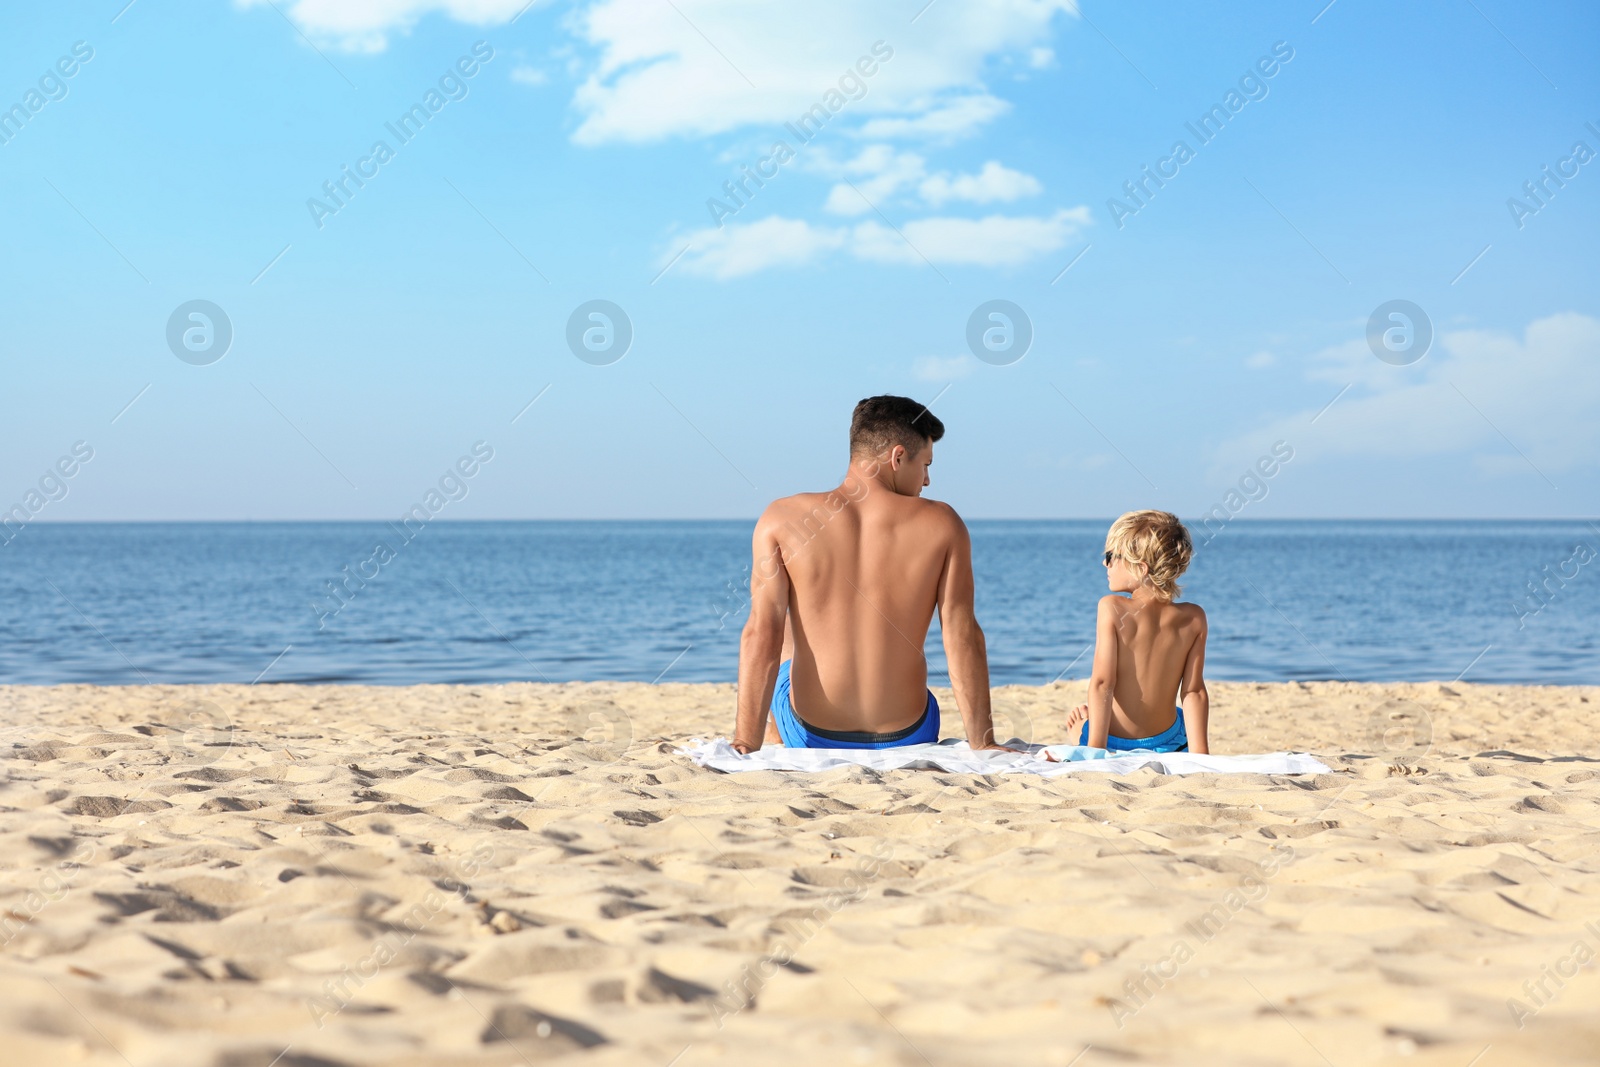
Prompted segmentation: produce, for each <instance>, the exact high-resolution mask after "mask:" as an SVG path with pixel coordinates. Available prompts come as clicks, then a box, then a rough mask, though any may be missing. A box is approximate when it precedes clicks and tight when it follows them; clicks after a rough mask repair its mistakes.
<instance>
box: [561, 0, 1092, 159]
mask: <svg viewBox="0 0 1600 1067" xmlns="http://www.w3.org/2000/svg"><path fill="white" fill-rule="evenodd" d="M1060 12H1068V13H1073V14H1075V13H1076V8H1075V4H1074V0H990V2H988V3H984V4H970V3H967V4H963V3H942V4H935V5H934V6H932V7H931V8H929V9H928V11H927V12H926V14H924V15H923V16H922V17H921V18H920V19H919V20H918V21H917V23H916V24H914V25H911V24H899V23H896V22H893V21H886V20H885V19H884V18H883V17H882V12H881V11H880V10H879V9H878V8H877V7H876V6H874V5H867V4H861V3H858V2H856V0H815V2H813V3H810V4H804V5H801V4H793V5H790V4H781V5H780V4H753V3H748V2H739V0H675V2H674V3H673V4H664V3H661V2H660V0H598V2H596V3H593V4H592V5H590V6H589V7H588V8H586V9H585V10H583V11H582V12H580V13H579V14H577V15H576V16H575V17H574V20H573V24H574V26H575V27H576V30H577V32H578V34H579V35H580V36H581V37H582V38H584V39H585V40H586V41H587V42H588V43H589V44H590V45H591V46H593V47H594V48H596V49H598V51H599V62H598V64H597V66H596V67H595V69H594V70H593V72H592V73H591V75H590V77H589V78H588V79H587V80H586V81H585V82H584V84H583V85H582V86H581V87H580V88H579V90H578V93H577V96H576V98H575V101H574V103H575V104H576V106H577V108H578V111H579V112H580V114H581V115H582V121H581V123H580V124H579V126H578V129H577V131H576V133H575V134H574V138H575V139H576V140H577V141H578V142H580V143H583V144H599V143H604V142H609V141H655V140H661V139H664V138H668V137H673V136H704V135H707V134H713V133H722V132H725V131H728V130H732V129H736V128H738V127H740V126H744V125H749V124H762V125H768V126H774V127H777V126H781V124H782V123H784V122H786V121H791V120H794V119H795V118H797V117H798V116H799V115H800V114H801V113H802V112H803V111H805V110H806V109H807V108H810V107H811V106H812V105H814V104H817V103H818V102H820V101H822V100H823V98H824V94H825V93H827V92H828V90H830V89H839V88H841V84H840V83H841V78H845V79H846V82H847V85H848V86H849V87H848V88H846V89H845V92H846V93H847V94H848V95H853V96H856V97H858V98H856V99H848V100H844V102H843V103H842V106H840V107H838V108H837V109H835V116H834V117H833V118H832V119H830V122H838V121H840V120H841V119H844V120H846V121H847V122H849V124H850V125H855V124H856V122H855V121H851V120H850V117H851V116H860V118H861V119H870V121H868V122H867V123H866V126H865V127H864V128H863V129H862V130H861V132H862V133H863V134H864V135H865V136H868V137H876V138H881V137H887V136H895V137H902V136H929V135H933V136H951V135H955V134H958V133H962V132H966V131H969V130H971V129H973V128H974V127H976V126H977V125H980V124H981V123H983V122H986V121H988V120H989V119H992V118H994V117H995V116H996V115H998V114H999V113H1000V112H1002V111H1003V110H1004V109H1005V108H1006V106H1007V105H1006V104H1005V102H1004V101H1001V100H998V99H996V98H995V97H993V96H991V95H989V93H988V90H987V89H986V87H985V85H984V82H983V75H984V72H985V68H986V65H987V64H988V62H989V61H990V59H991V58H992V57H994V56H997V55H1006V54H1012V53H1026V51H1027V50H1028V49H1030V48H1034V47H1038V46H1039V45H1040V44H1041V43H1043V42H1045V41H1047V40H1048V39H1049V37H1050V34H1051V23H1052V20H1053V19H1054V18H1055V16H1056V15H1057V14H1058V13H1060ZM875 42H882V43H881V45H879V53H880V56H881V55H882V54H883V53H884V52H886V51H887V52H892V55H891V56H890V58H888V59H886V60H884V59H881V58H880V59H878V60H877V62H878V63H879V65H878V66H877V69H876V70H875V72H874V74H873V75H871V76H870V77H862V76H861V75H859V74H857V73H855V70H854V65H855V64H856V63H857V61H858V59H860V58H861V57H863V56H866V57H869V59H871V58H872V57H871V53H872V50H873V47H874V43H875ZM854 82H860V83H862V84H863V85H864V91H853V90H854V85H853V84H852V83H854Z"/></svg>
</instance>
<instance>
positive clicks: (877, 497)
mask: <svg viewBox="0 0 1600 1067" xmlns="http://www.w3.org/2000/svg"><path fill="white" fill-rule="evenodd" d="M932 463H933V442H932V441H929V440H926V439H924V442H923V447H922V448H921V449H920V450H918V451H917V452H916V453H914V454H913V453H912V452H909V451H908V450H907V449H906V448H905V447H904V446H902V445H893V446H890V447H889V448H888V449H887V450H886V451H884V452H883V453H882V454H880V455H865V454H863V455H853V456H851V459H850V467H849V469H848V470H847V471H846V473H845V477H844V480H843V481H842V482H840V483H839V486H838V487H837V488H836V489H833V490H832V491H830V492H826V493H800V494H797V495H795V496H790V497H784V498H783V499H781V500H776V501H773V503H772V504H771V505H770V506H768V508H767V510H766V511H765V512H763V513H762V515H761V519H760V521H759V522H757V523H756V531H755V537H754V539H753V542H752V546H751V550H752V556H753V563H752V566H751V574H750V618H749V621H748V622H746V623H745V627H744V633H743V634H742V636H741V637H740V641H739V697H738V701H739V703H738V716H737V719H736V722H735V725H734V740H733V747H734V748H736V749H737V750H738V751H740V752H744V753H749V752H754V751H756V750H757V749H759V748H760V747H761V745H762V743H763V741H765V742H766V743H769V744H782V741H781V740H780V738H779V736H778V731H777V727H776V725H775V724H773V723H771V722H769V721H768V709H769V708H770V707H771V705H772V691H773V688H774V687H775V685H776V684H777V679H778V666H779V664H780V663H781V661H782V660H783V659H784V658H785V657H787V658H791V659H793V661H794V663H793V665H792V666H791V668H790V672H791V685H792V696H793V700H794V707H795V710H796V711H797V712H799V714H800V715H801V717H802V718H804V719H805V721H806V722H808V723H810V724H811V725H813V726H817V727H821V728H822V729H824V730H862V731H869V732H872V733H887V732H889V731H893V730H901V729H904V728H906V727H908V726H910V725H912V724H913V723H915V722H916V721H917V720H918V719H919V718H921V717H922V713H923V710H924V709H925V708H926V706H927V700H928V692H927V687H928V663H927V660H926V659H925V658H924V657H923V654H922V646H923V641H924V640H925V639H926V638H927V636H928V626H929V625H930V623H931V622H932V621H933V613H934V612H935V611H937V612H938V613H939V626H940V629H941V631H942V632H943V634H944V649H945V656H946V658H947V659H948V661H949V664H950V682H951V685H952V687H953V688H954V689H955V693H956V703H957V705H958V706H959V707H960V709H961V718H962V722H963V724H964V725H965V727H966V732H967V741H968V743H969V744H970V745H971V746H972V747H973V748H975V749H998V748H1002V747H1003V746H1000V745H997V744H995V743H994V723H993V719H992V717H991V713H990V708H989V656H988V650H987V647H986V646H985V644H984V638H983V630H982V629H981V628H980V627H979V626H978V620H977V617H976V616H975V615H974V614H973V609H972V594H973V586H972V542H971V539H970V538H969V537H968V534H967V527H966V525H965V524H964V523H963V522H962V521H961V518H960V516H958V515H957V514H956V513H955V510H954V509H952V508H951V507H950V506H949V505H948V504H944V503H941V502H939V501H935V500H923V499H922V498H921V494H922V490H923V489H924V488H925V487H926V486H927V485H928V484H929V483H928V467H929V466H930V465H931V464H932ZM791 649H792V652H791Z"/></svg>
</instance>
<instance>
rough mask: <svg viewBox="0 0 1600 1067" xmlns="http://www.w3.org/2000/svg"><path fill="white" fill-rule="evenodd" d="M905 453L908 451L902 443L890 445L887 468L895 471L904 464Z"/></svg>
mask: <svg viewBox="0 0 1600 1067" xmlns="http://www.w3.org/2000/svg"><path fill="white" fill-rule="evenodd" d="M907 455H908V453H907V452H906V448H905V446H904V445H894V446H893V447H891V448H890V449H889V469H890V470H892V471H897V470H899V469H900V468H901V467H903V466H905V463H906V456H907Z"/></svg>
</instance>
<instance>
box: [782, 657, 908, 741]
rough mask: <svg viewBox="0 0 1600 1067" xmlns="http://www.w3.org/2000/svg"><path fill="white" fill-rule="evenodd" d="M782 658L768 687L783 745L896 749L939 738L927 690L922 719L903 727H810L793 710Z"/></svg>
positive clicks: (785, 668)
mask: <svg viewBox="0 0 1600 1067" xmlns="http://www.w3.org/2000/svg"><path fill="white" fill-rule="evenodd" d="M792 662H793V661H791V660H784V661H783V663H782V664H780V665H779V667H778V684H777V686H775V687H774V688H773V690H772V709H771V710H772V719H773V721H774V722H775V723H777V724H778V733H779V735H781V736H782V737H783V744H784V747H785V748H898V747H899V746H901V745H925V744H933V743H935V742H937V741H938V740H939V702H938V701H937V700H935V699H934V698H933V693H932V692H931V691H930V692H929V693H928V706H927V707H926V708H924V709H923V712H922V718H920V719H918V720H917V721H916V722H914V723H912V724H911V725H910V726H907V727H906V728H905V729H904V730H895V731H893V732H891V733H886V734H874V733H868V732H866V731H862V730H824V729H821V728H820V727H816V726H812V725H811V724H810V723H808V722H806V721H805V720H804V719H802V718H801V717H800V714H799V713H798V712H797V711H795V710H794V700H793V697H792V695H791V689H790V681H789V668H790V666H791V664H792Z"/></svg>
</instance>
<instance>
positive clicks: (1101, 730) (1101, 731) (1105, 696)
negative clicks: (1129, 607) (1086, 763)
mask: <svg viewBox="0 0 1600 1067" xmlns="http://www.w3.org/2000/svg"><path fill="white" fill-rule="evenodd" d="M1120 599H1121V597H1116V596H1103V597H1101V598H1100V608H1099V612H1098V613H1097V614H1096V616H1095V621H1094V667H1093V668H1092V669H1091V670H1090V671H1089V747H1091V748H1105V747H1106V738H1107V737H1108V736H1109V735H1110V733H1111V698H1112V696H1113V695H1114V694H1115V693H1116V688H1117V605H1116V604H1115V603H1113V601H1117V600H1120Z"/></svg>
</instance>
